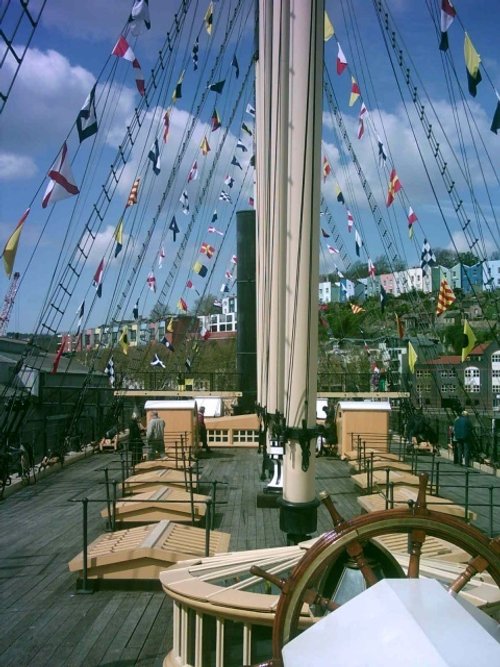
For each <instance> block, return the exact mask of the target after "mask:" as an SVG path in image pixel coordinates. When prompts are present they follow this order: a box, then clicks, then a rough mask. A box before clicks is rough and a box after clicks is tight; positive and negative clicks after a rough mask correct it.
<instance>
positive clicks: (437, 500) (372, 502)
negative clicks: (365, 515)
mask: <svg viewBox="0 0 500 667" xmlns="http://www.w3.org/2000/svg"><path fill="white" fill-rule="evenodd" d="M417 495H418V489H416V488H413V487H407V486H396V487H394V507H398V506H399V507H401V505H404V506H407V505H408V502H409V501H413V502H416V500H417ZM357 501H358V504H359V505H360V506H361V508H362V509H363V510H364V511H365V512H378V511H380V510H385V509H386V502H385V497H384V496H383V495H382V494H381V493H373V494H370V495H366V496H359V497H358V499H357ZM427 503H428V507H429V509H430V510H435V511H437V512H443V513H444V514H451V515H453V516H458V517H461V518H462V519H464V518H465V508H464V507H462V506H461V505H456V504H455V503H453V502H452V501H451V500H449V498H444V497H442V496H428V497H427ZM467 519H468V520H469V521H475V520H476V519H477V514H476V513H475V512H473V511H472V510H468V512H467Z"/></svg>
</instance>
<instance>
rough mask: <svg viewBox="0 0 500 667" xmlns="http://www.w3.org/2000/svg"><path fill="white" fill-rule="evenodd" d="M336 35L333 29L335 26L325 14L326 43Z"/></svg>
mask: <svg viewBox="0 0 500 667" xmlns="http://www.w3.org/2000/svg"><path fill="white" fill-rule="evenodd" d="M334 34H335V30H334V29H333V24H332V22H331V21H330V18H329V16H328V14H327V13H326V12H325V42H327V41H328V40H329V39H331V38H332V37H333V36H334Z"/></svg>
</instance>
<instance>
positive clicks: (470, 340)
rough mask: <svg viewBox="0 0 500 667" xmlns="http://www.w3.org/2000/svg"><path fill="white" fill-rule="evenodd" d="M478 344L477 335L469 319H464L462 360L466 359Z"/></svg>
mask: <svg viewBox="0 0 500 667" xmlns="http://www.w3.org/2000/svg"><path fill="white" fill-rule="evenodd" d="M475 345H476V336H475V335H474V332H473V331H472V329H471V328H470V325H469V323H468V322H467V320H465V321H464V339H463V342H462V361H465V360H466V359H467V357H468V356H469V354H470V353H471V352H472V350H473V349H474V347H475Z"/></svg>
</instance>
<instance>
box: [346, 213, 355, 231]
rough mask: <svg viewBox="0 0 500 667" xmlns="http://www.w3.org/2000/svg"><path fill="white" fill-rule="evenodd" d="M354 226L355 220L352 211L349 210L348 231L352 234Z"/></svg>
mask: <svg viewBox="0 0 500 667" xmlns="http://www.w3.org/2000/svg"><path fill="white" fill-rule="evenodd" d="M353 225H354V218H353V217H352V213H351V211H349V209H347V231H348V232H350V231H351V230H352V227H353Z"/></svg>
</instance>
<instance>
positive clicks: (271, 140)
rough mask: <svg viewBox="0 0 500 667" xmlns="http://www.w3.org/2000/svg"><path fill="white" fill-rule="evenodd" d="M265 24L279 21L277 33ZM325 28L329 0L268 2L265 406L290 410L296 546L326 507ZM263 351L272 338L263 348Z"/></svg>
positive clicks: (263, 158) (262, 173)
mask: <svg viewBox="0 0 500 667" xmlns="http://www.w3.org/2000/svg"><path fill="white" fill-rule="evenodd" d="M266 21H267V22H268V21H271V23H272V32H271V36H270V33H269V29H268V26H266V25H263V24H264V23H265V22H266ZM323 26H324V0H277V1H276V0H275V1H274V2H270V1H269V0H260V34H261V37H260V39H259V68H261V70H260V71H259V78H258V86H257V113H258V116H257V121H258V122H259V121H262V123H263V124H262V125H261V126H260V127H261V132H259V135H258V136H257V167H258V172H257V179H258V181H257V183H258V185H257V197H258V201H257V204H258V216H259V222H258V229H259V235H260V236H259V249H262V251H263V256H264V257H265V258H266V265H264V266H263V267H262V270H261V272H260V277H261V279H260V281H259V284H260V287H259V299H260V300H261V307H260V308H261V310H260V313H261V316H262V318H264V319H263V322H264V323H265V326H264V327H263V330H264V335H265V336H267V345H268V355H267V357H266V359H265V363H267V364H268V368H269V370H268V377H267V379H268V382H267V386H266V387H264V386H262V385H261V400H262V397H263V396H264V393H265V400H267V401H268V406H267V407H268V411H269V412H271V413H273V412H280V413H282V414H283V421H284V433H285V436H286V439H287V442H286V446H285V454H284V487H283V498H282V501H281V507H280V512H281V514H280V525H281V528H282V530H283V531H284V532H286V533H287V535H288V536H289V539H290V540H291V541H297V540H298V539H301V538H303V537H304V536H305V535H308V534H310V533H312V532H313V531H315V530H316V512H317V505H318V502H317V499H316V490H315V442H316V382H317V337H318V331H317V321H318V279H319V250H318V248H319V202H320V184H321V173H320V172H321V154H320V152H321V129H322V89H323V34H324V27H323ZM269 40H271V44H270V43H269ZM259 95H261V97H260V96H259ZM266 135H268V136H266ZM259 198H262V201H261V202H259ZM266 281H267V282H266ZM263 304H265V305H266V306H267V309H268V310H267V313H265V314H264V313H263ZM265 318H267V319H265ZM263 347H264V342H262V347H261V352H262V351H263Z"/></svg>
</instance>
